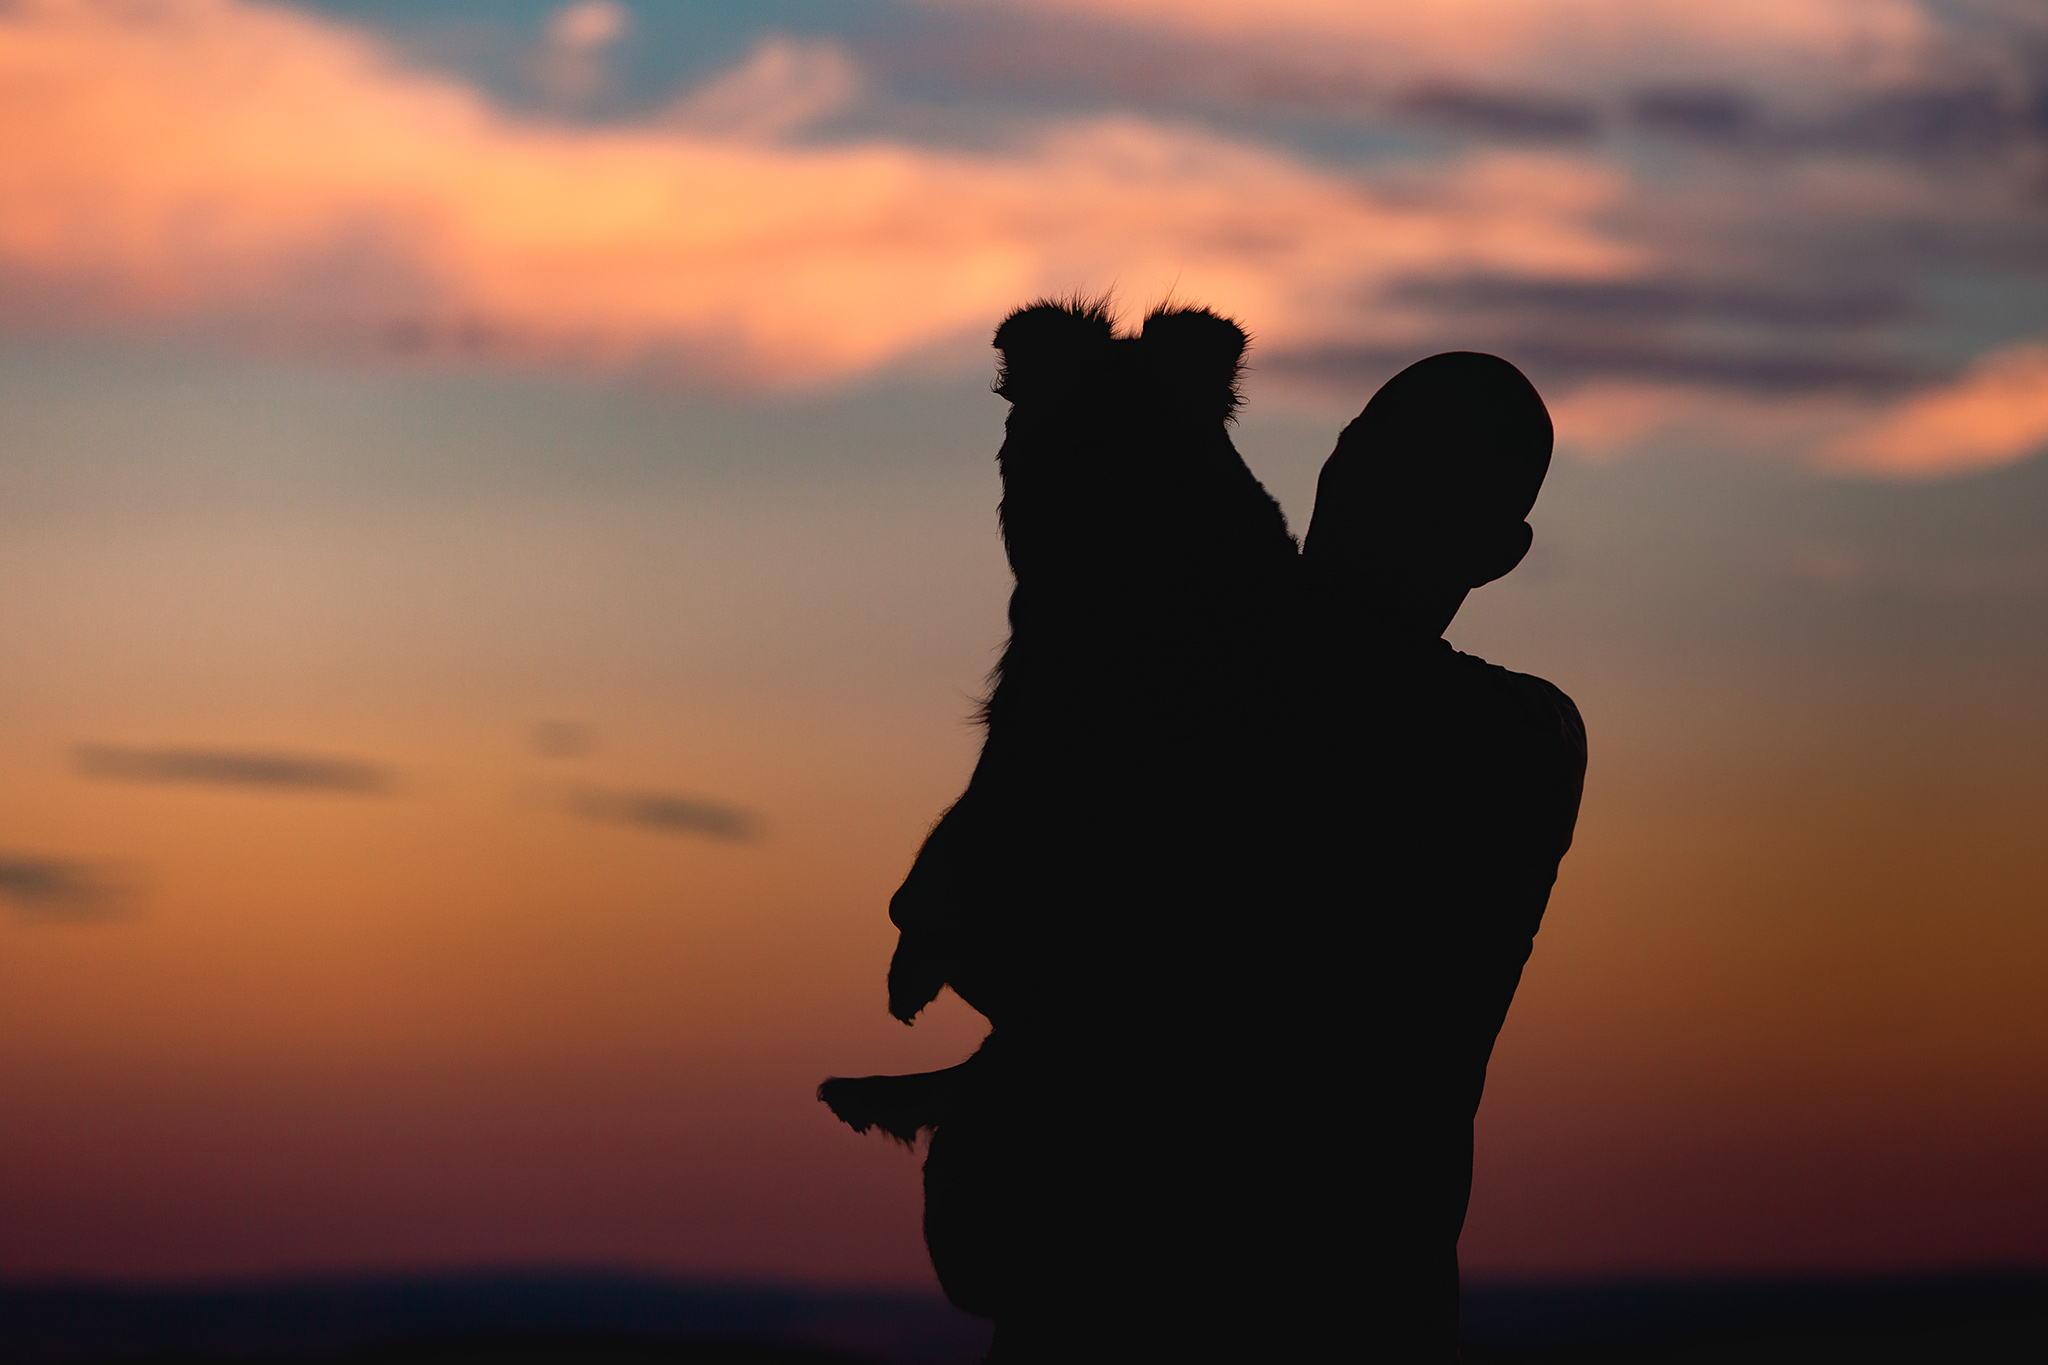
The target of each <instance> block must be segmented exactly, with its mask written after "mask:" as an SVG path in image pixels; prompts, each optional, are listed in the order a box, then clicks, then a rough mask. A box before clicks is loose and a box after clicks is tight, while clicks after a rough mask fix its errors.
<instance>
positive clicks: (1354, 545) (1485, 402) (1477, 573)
mask: <svg viewBox="0 0 2048 1365" xmlns="http://www.w3.org/2000/svg"><path fill="white" fill-rule="evenodd" d="M1551 440H1552V432H1551V426H1550V413H1549V412H1548V411H1547V410H1546V409H1545V408H1544V406H1543V399H1542V398H1541V397H1539V396H1538V395H1537V392H1536V389H1535V387H1534V386H1533V385H1531V384H1530V383H1529V381H1528V379H1527V378H1525V377H1524V376H1523V374H1522V372H1521V371H1520V370H1518V369H1516V368H1515V367H1514V366H1513V365H1510V364H1509V363H1508V362H1507V361H1505V360H1502V359H1501V358H1500V357H1499V356H1492V355H1481V354H1479V353H1477V352H1475V351H1450V352H1446V353H1445V354H1443V355H1434V356H1431V357H1429V359H1427V360H1421V361H1417V362H1416V363H1415V364H1413V365H1410V366H1409V367H1408V368H1407V369H1405V370H1403V371H1401V373H1399V374H1397V375H1395V376H1394V377H1393V378H1392V379H1390V380H1388V381H1387V382H1386V384H1385V385H1383V386H1382V387H1381V389H1380V391H1379V392H1378V393H1376V394H1374V395H1373V399H1372V401H1371V402H1370V403H1368V404H1366V405H1365V411H1364V412H1361V413H1360V414H1359V415H1358V418H1357V420H1355V421H1353V422H1352V423H1351V425H1350V426H1348V427H1346V428H1345V429H1344V434H1343V435H1342V436H1341V437H1339V438H1338V441H1337V450H1336V453H1335V454H1333V455H1331V456H1330V458H1329V461H1328V462H1327V463H1326V464H1324V466H1323V472H1322V477H1321V479H1320V480H1319V481H1318V482H1317V485H1316V509H1315V517H1314V519H1313V521H1312V522H1311V523H1310V526H1309V532H1308V539H1307V542H1306V543H1305V545H1304V547H1303V554H1304V555H1305V557H1306V558H1307V559H1308V561H1309V562H1310V563H1311V564H1312V565H1314V566H1315V567H1316V569H1317V570H1318V572H1319V574H1321V575H1322V576H1323V577H1324V578H1326V579H1327V580H1329V581H1331V582H1333V583H1336V584H1339V585H1343V586H1346V587H1352V588H1357V589H1360V590H1364V591H1368V592H1370V593H1372V594H1374V595H1376V596H1378V597H1380V598H1382V599H1385V598H1387V597H1388V595H1389V594H1400V595H1404V596H1408V597H1415V596H1421V597H1426V598H1429V599H1430V600H1431V603H1432V605H1429V606H1428V607H1427V608H1426V610H1425V611H1424V615H1426V616H1430V617H1432V618H1433V617H1434V616H1435V615H1437V614H1440V606H1441V604H1442V603H1444V602H1448V610H1449V612H1450V613H1455V612H1456V610H1457V602H1458V601H1462V599H1463V596H1464V593H1465V592H1466V591H1469V590H1470V589H1472V588H1475V587H1478V586H1479V585H1480V584H1482V583H1488V582H1491V581H1492V580H1493V579H1496V578H1498V577H1500V576H1501V575H1502V574H1505V573H1507V572H1508V571H1509V570H1510V569H1513V568H1514V567H1515V565H1516V564H1518V563H1520V562H1521V559H1522V556H1523V555H1524V554H1526V553H1527V552H1528V547H1529V539H1530V531H1529V528H1528V525H1527V523H1526V522H1525V521H1524V520H1523V519H1524V518H1525V517H1527V516H1528V514H1529V509H1530V508H1531V507H1532V506H1534V505H1535V502H1536V494H1537V491H1538V490H1539V489H1540V488H1542V486H1543V476H1544V474H1545V473H1546V472H1548V470H1549V468H1550V448H1551ZM1453 594H1455V596H1454V597H1453ZM1389 605H1398V604H1392V603H1390V604H1389ZM1449 621H1450V616H1449V615H1448V614H1444V615H1443V623H1444V624H1446V625H1447V624H1449ZM1439 629H1440V628H1439Z"/></svg>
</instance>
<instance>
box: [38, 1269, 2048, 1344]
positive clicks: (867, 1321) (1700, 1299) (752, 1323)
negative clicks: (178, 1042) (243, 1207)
mask: <svg viewBox="0 0 2048 1365" xmlns="http://www.w3.org/2000/svg"><path fill="white" fill-rule="evenodd" d="M987 1340H988V1331H987V1328H986V1326H985V1325H984V1324H982V1323H980V1322H978V1321H976V1320H975V1319H972V1318H969V1317H966V1316H965V1315H963V1314H961V1313H958V1312H956V1311H955V1310H954V1309H952V1308H951V1307H949V1306H948V1305H947V1304H946V1303H945V1302H944V1300H942V1299H941V1298H939V1296H938V1295H937V1294H936V1293H935V1292H934V1293H930V1294H919V1293H886V1292H855V1291H829V1290H810V1289H802V1288H797V1287H781V1286H764V1285H719V1284H706V1283H702V1282H690V1281H682V1280H665V1279H658V1278H654V1277H648V1276H632V1275H614V1274H597V1273H567V1272H545V1271H535V1272H519V1273H512V1272H503V1273H476V1274H452V1273H448V1274H432V1275H427V1274H422V1275H413V1276H398V1275H383V1276H353V1277H330V1278H321V1279H298V1280H273V1281H259V1282H238V1283H226V1284H210V1285H180V1286H133V1285H112V1284H96V1283H83V1282H72V1283H56V1282H49V1283H19V1282H17V1283H12V1284H0V1365H86V1363H87V1362H115V1361H120V1362H152V1363H154V1365H171V1362H190V1363H191V1365H198V1363H199V1362H234V1363H235V1365H254V1363H255V1362H307V1363H308V1365H311V1363H313V1362H321V1363H323V1365H326V1363H334V1362H348V1363H349V1365H428V1362H461V1363H463V1365H486V1362H496V1361H506V1362H527V1363H529V1365H566V1363H567V1362H570V1361H576V1362H589V1363H590V1365H657V1363H658V1362H669V1363H670V1365H831V1363H832V1362H840V1365H853V1362H862V1361H865V1362H870V1363H871V1365H950V1363H953V1362H958V1363H959V1365H965V1363H966V1362H970V1361H973V1360H975V1359H977V1358H978V1357H979V1356H980V1354H981V1352H982V1350H983V1349H984V1348H985V1347H986V1344H987ZM1466 1341H1467V1348H1466V1357H1467V1359H1468V1360H1470V1361H1472V1362H1474V1365H1566V1363H1567V1362H1588V1365H1591V1363H1593V1362H1599V1363H1600V1365H1635V1362H1653V1361H1654V1362H1694V1363H1697V1365H1705V1363H1706V1362H1718V1361H1738V1360H1739V1361H1743V1362H1758V1363H1759V1365H1769V1362H1774V1361H1794V1360H1797V1361H1812V1360H1831V1359H1844V1360H1851V1359H1853V1360H1857V1361H1871V1362H1891V1361H1900V1362H1904V1361H1914V1362H1919V1361H1928V1362H1934V1361H1943V1362H1945V1361H1955V1360H2048V1273H2042V1272H1983V1273H1974V1274H1956V1275H1946V1276H1920V1277H1896V1278H1884V1279H1799V1280H1794V1279H1780V1280H1762V1279H1752V1280H1732V1279H1728V1280H1640V1281H1627V1282H1622V1281H1617V1282H1611V1283H1584V1282H1559V1283H1548V1284H1544V1283H1518V1284H1480V1285H1474V1286H1471V1287H1469V1288H1468V1290H1467V1294H1466ZM1364 1354H1365V1353H1364V1352H1363V1351H1361V1356H1364Z"/></svg>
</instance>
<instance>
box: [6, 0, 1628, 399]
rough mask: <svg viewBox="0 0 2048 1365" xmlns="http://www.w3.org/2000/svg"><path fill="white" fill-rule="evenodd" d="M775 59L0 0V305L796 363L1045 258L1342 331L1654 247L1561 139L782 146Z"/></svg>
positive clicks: (660, 361)
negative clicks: (495, 51) (1358, 156)
mask: <svg viewBox="0 0 2048 1365" xmlns="http://www.w3.org/2000/svg"><path fill="white" fill-rule="evenodd" d="M796 55H797V56H800V55H801V54H796ZM755 65H756V67H758V68H759V70H757V71H756V72H755V76H756V77H758V78H759V79H754V78H749V77H744V76H743V77H742V78H739V79H729V80H728V81H727V82H725V83H724V84H723V85H720V86H717V87H714V89H715V90H716V91H718V92H721V93H719V100H718V103H719V110H718V112H719V113H720V114H721V119H722V122H719V123H718V127H717V128H707V127H706V126H705V125H704V124H703V123H693V122H690V121H688V120H685V122H684V123H683V124H682V125H680V126H678V125H676V124H674V123H670V124H666V125H661V126H649V127H642V128H634V129H626V130H618V129H610V130H590V129H576V128H568V127H562V126H557V125H550V124H543V123H536V122H531V121H522V120H519V119H515V118H512V117H509V116H507V115H505V114H503V113H501V112H499V111H497V110H495V109H493V108H492V107H490V106H489V105H488V104H487V103H486V102H485V101H484V100H483V99H482V98H481V97H480V96H479V95H478V94H477V93H476V92H475V91H473V90H471V89H469V88H468V87H466V86H464V85H462V84H460V83H458V82H456V81H454V80H452V79H449V78H446V77H441V76H434V75H423V74H419V73H417V72H413V71H408V70H405V69H403V68H402V67H401V66H400V65H399V64H398V63H397V62H396V61H395V60H394V59H393V58H392V57H391V56H390V55H389V54H388V53H387V52H386V51H385V50H384V49H382V48H381V47H379V46H378V45H377V44H375V43H374V42H372V41H369V40H367V39H366V38H364V37H363V36H362V35H360V34H359V33H356V32H354V31H352V30H350V29H347V28H345V27H342V26H339V25H337V24H334V23H332V22H328V21H325V20H322V19H318V18H314V17H311V16H308V15H305V14H302V13H298V12H293V11H288V10H284V9H279V8H274V7H270V6H266V5H262V4H256V3H243V2H241V0H129V2H128V3H111V2H99V3H96V2H95V0H28V2H27V3H21V4H17V5H14V6H11V7H10V8H8V9H7V10H5V11H4V12H0V124H4V126H6V127H7V128H9V129H10V130H12V131H11V134H10V145H9V148H8V151H7V153H6V155H5V156H4V157H0V277H4V278H6V279H7V280H8V282H9V288H8V290H7V291H6V292H7V296H8V297H9V298H10V299H11V300H12V301H11V302H9V303H7V304H0V324H4V325H7V326H9V327H11V328H13V329H15V330H17V331H19V330H23V329H38V330H43V329H50V328H53V327H71V326H78V325H90V326H114V327H144V326H146V327H157V328H172V329H180V330H190V329H193V328H202V329H206V330H209V331H214V332H225V333H226V334H228V335H230V336H234V337H239V338H242V339H244V340H254V341H258V342H260V343H262V344H273V343H276V342H279V341H284V342H289V343H292V344H300V345H318V346H333V345H337V344H339V345H345V346H346V345H353V346H374V347H384V348H392V349H398V350H402V351H403V350H412V351H420V352H425V353H432V354H447V353H453V354H467V355H475V356H480V357H487V358H492V359H500V360H508V361H514V362H518V363H549V364H574V365H599V366H635V367H653V368H656V369H666V370H669V371H671V372H674V373H678V374H683V375H687V376H689V377H690V378H692V379H693V381H695V382H707V383H734V384H789V383H808V382H819V381H827V380H832V379H835V378H840V377H846V376H852V375H857V374H860V373H863V372H867V371H872V370H873V369H875V368H877V367H881V366H885V365H888V364H891V363H895V362H900V361H902V360H904V359H905V358H907V357H913V356H916V355H918V354H921V353H929V352H931V351H932V349H933V348H935V347H945V346H951V345H954V344H956V343H958V342H959V341H960V340H961V339H962V338H965V337H974V338H976V339H977V340H978V339H979V337H980V335H981V334H982V333H984V332H985V331H986V329H987V328H988V326H989V325H990V322H991V320H992V319H994V318H995V317H997V316H999V315H1000V314H1001V313H1002V312H1003V311H1004V310H1005V309H1007V308H1009V307H1011V306H1013V305H1014V304H1016V303H1017V302H1019V301H1020V300H1023V299H1025V298H1028V297H1030V296H1031V295H1033V294H1035V293H1039V292H1044V291H1052V290H1066V289H1072V288H1075V287H1103V286H1108V285H1111V284H1119V285H1121V286H1122V287H1123V290H1124V292H1125V294H1126V296H1127V297H1133V296H1135V297H1143V295H1144V292H1145V291H1152V292H1154V293H1163V292H1164V291H1165V290H1166V289H1168V288H1170V287H1173V286H1175V285H1176V283H1177V285H1178V287H1179V288H1180V290H1181V291H1182V292H1183V293H1184V294H1187V295H1191V296H1195V297H1199V298H1201V299H1203V300H1204V301H1207V302H1211V303H1214V304H1216V305H1218V306H1221V307H1224V308H1228V309H1232V310H1235V311H1237V312H1238V313H1240V314H1241V315H1242V316H1244V317H1245V318H1247V319H1248V320H1249V321H1251V322H1252V323H1253V324H1254V325H1255V326H1256V327H1258V328H1259V329H1260V330H1261V332H1262V333H1264V334H1265V335H1267V336H1269V337H1274V338H1281V337H1284V338H1285V339H1286V340H1288V341H1289V342H1292V343H1296V344H1300V343H1306V342H1312V341H1314V340H1317V339H1320V338H1322V337H1325V336H1335V335H1339V334H1341V335H1344V336H1346V337H1351V338H1355V337H1356V336H1357V335H1358V331H1359V328H1360V311H1361V309H1362V307H1363V301H1364V300H1366V299H1368V298H1370V296H1371V295H1372V294H1373V293H1374V292H1375V291H1376V290H1377V288H1378V286H1379V285H1380V284H1381V283H1383V282H1384V281H1386V280H1388V279H1391V278H1395V277H1398V276H1403V275H1407V274H1411V273H1415V272H1422V271H1428V272H1443V271H1485V272H1492V273H1503V274H1542V275H1546V276H1559V275H1569V276H1577V277H1586V278H1600V277H1606V276H1611V275H1615V274H1618V273H1621V272H1624V271H1627V270H1629V269H1632V268H1635V267H1636V266H1637V265H1639V264H1640V252H1638V251H1637V250H1636V249H1635V248H1632V247H1629V246H1627V245H1625V244H1623V243H1621V242H1620V241H1618V240H1616V239H1614V238H1613V237H1611V236H1610V235H1608V234H1607V233H1605V232H1604V231H1603V230H1602V229H1600V228H1598V227H1596V226H1595V220H1596V218H1597V216H1598V215H1599V214H1600V213H1601V212H1602V211H1603V210H1604V209H1606V208H1608V207H1609V206H1611V205H1612V204H1613V203H1614V202H1615V200H1616V199H1617V198H1618V197H1619V195H1620V194H1621V193H1622V192H1623V190H1624V188H1625V187H1624V184H1623V182H1622V180H1621V179H1620V178H1619V176H1618V175H1616V174H1614V173H1612V172H1609V171H1605V170H1601V169H1598V168H1593V167H1588V166H1586V165H1583V164H1577V163H1573V162H1570V161H1566V160H1562V159H1548V158H1543V157H1536V156H1526V155H1502V154H1495V155H1491V156H1486V157H1478V158H1473V159H1468V160H1464V161H1460V162H1457V163H1454V164H1451V165H1448V166H1444V167H1437V168H1432V169H1429V170H1427V171H1412V170H1411V171H1409V172H1406V173H1405V178H1404V179H1400V180H1395V179H1390V178H1388V177H1386V176H1384V175H1382V177H1381V178H1380V180H1379V181H1378V182H1377V183H1375V182H1370V181H1366V180H1362V179H1356V178H1349V177H1344V176H1340V175H1336V174H1332V173H1329V172H1327V171H1325V170H1321V169H1318V168H1315V167H1312V166H1309V165H1307V164H1304V163H1303V162H1301V161H1298V160H1295V159H1293V158H1290V157H1288V156H1285V155H1283V154H1280V153H1276V152H1273V151H1269V150H1265V149H1261V148H1256V147H1251V146H1246V145H1242V144H1237V143H1233V142H1230V141H1226V140H1223V139H1220V138H1218V137H1215V136H1213V135H1210V134H1207V133H1203V132H1200V131H1195V130H1190V129H1186V128H1179V127H1169V126H1162V125H1159V124H1155V123H1149V122H1143V121H1138V120H1131V119H1108V120H1096V121H1091V122H1081V123H1072V124H1067V125H1064V126H1059V127H1055V128H1053V129H1052V130H1051V131H1049V132H1046V133H1044V134H1042V135H1040V136H1038V137H1036V138H1035V139H1034V140H1032V141H1029V142H1027V143H1024V144H1021V145H1018V146H1016V147H1014V148H1012V149H1009V150H1006V151H1003V152H1000V153H974V154H969V153H962V152H952V151H943V150H933V149H927V148H919V147H914V146H908V145H898V144H889V143H881V142H875V143H869V144H865V145H858V146H844V145H841V146H808V147H807V146H793V145H788V144H786V143H782V144H778V143H774V142H763V141H762V140H761V138H762V136H763V135H764V134H765V133H768V132H772V130H773V129H774V128H775V127H777V126H787V124H786V111H787V110H788V109H790V108H792V107H797V106H801V105H803V99H802V98H801V96H802V95H803V92H802V91H801V90H794V89H793V83H796V84H800V83H801V82H802V81H803V80H804V79H805V78H806V76H805V73H806V72H810V73H812V74H814V75H817V76H818V78H819V79H822V80H828V81H836V80H843V79H844V78H845V75H846V72H847V70H848V69H849V68H847V67H846V66H845V65H844V64H843V63H835V62H833V61H829V60H820V59H819V58H818V55H817V54H816V53H811V54H810V55H809V56H808V57H804V58H803V59H802V60H797V59H796V57H795V56H793V55H792V54H782V56H781V57H778V56H777V55H776V54H775V53H766V54H764V56H763V57H762V58H761V59H759V60H757V62H756V64H755ZM771 78H772V79H771ZM750 82H751V84H750ZM756 87H758V88H760V89H762V90H765V91H766V93H765V95H763V96H762V98H763V99H764V100H765V101H766V104H765V105H764V107H763V109H762V110H759V111H756V112H757V113H759V115H760V117H747V116H745V115H746V111H745V110H743V109H738V108H737V106H736V104H735V102H736V101H737V102H740V103H743V102H744V100H743V98H742V97H743V96H744V95H745V94H746V92H747V90H749V89H751V88H756ZM841 93H843V91H842V92H841ZM823 94H824V95H830V96H832V97H834V98H837V97H838V95H835V94H834V92H831V91H826V92H823ZM821 97H822V96H821ZM769 105H772V106H773V107H772V108H769V107H767V106H769ZM691 107H692V106H689V105H688V104H686V105H685V108H686V109H688V108H691ZM805 107H810V106H805ZM697 112H698V113H702V112H703V110H702V109H698V110H697ZM778 119H784V120H785V122H784V123H783V124H781V125H778V123H777V120H778ZM1395 325H1397V324H1396V323H1395V322H1394V321H1391V320H1390V321H1387V322H1384V323H1382V324H1381V326H1382V328H1385V327H1391V326H1395Z"/></svg>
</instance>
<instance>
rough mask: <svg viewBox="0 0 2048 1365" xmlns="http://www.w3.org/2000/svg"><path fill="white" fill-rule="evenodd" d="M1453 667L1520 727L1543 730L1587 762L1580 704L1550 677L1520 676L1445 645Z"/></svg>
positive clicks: (1583, 719) (1584, 728) (1511, 670)
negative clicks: (1493, 700)
mask: <svg viewBox="0 0 2048 1365" xmlns="http://www.w3.org/2000/svg"><path fill="white" fill-rule="evenodd" d="M1445 652H1446V653H1447V654H1448V655H1449V656H1450V660H1449V661H1450V663H1451V665H1452V666H1453V667H1454V668H1456V669H1457V670H1458V671H1459V673H1460V674H1462V675H1463V677H1464V678H1465V680H1466V681H1467V683H1468V685H1471V686H1475V687H1478V688H1481V689H1483V690H1485V691H1486V692H1487V693H1489V694H1490V695H1491V696H1492V697H1494V698H1495V699H1496V705H1498V706H1500V707H1502V708H1503V709H1506V710H1511V711H1512V713H1513V714H1514V716H1515V717H1516V719H1517V720H1518V721H1519V722H1520V724H1521V725H1523V726H1526V727H1528V728H1530V729H1532V730H1537V731H1541V732H1542V733H1544V734H1545V735H1546V736H1549V735H1555V736H1556V738H1557V739H1558V741H1559V742H1560V743H1561V744H1562V745H1563V746H1564V747H1565V748H1566V749H1568V750H1570V751H1572V752H1574V753H1576V754H1577V755H1578V757H1579V761H1580V762H1581V763H1584V761H1585V755H1586V722H1585V718H1584V717H1583V716H1581V715H1580V714H1579V708H1578V704H1577V703H1576V702H1574V701H1573V700H1572V699H1571V698H1570V697H1569V696H1567V695H1566V694H1565V690H1564V689H1563V688H1561V687H1559V686H1558V685H1557V684H1556V683H1553V682H1551V681H1550V680H1549V679H1548V678H1539V677H1537V676H1536V675H1535V674H1533V673H1517V672H1515V671H1514V670H1513V669H1511V668H1503V667H1501V666H1500V665H1499V664H1493V663H1488V662H1487V661H1486V660H1484V659H1482V658H1479V657H1478V656H1477V655H1473V654H1463V653H1459V652H1458V651H1456V650H1453V649H1451V648H1450V647H1449V646H1448V645H1446V646H1445Z"/></svg>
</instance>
